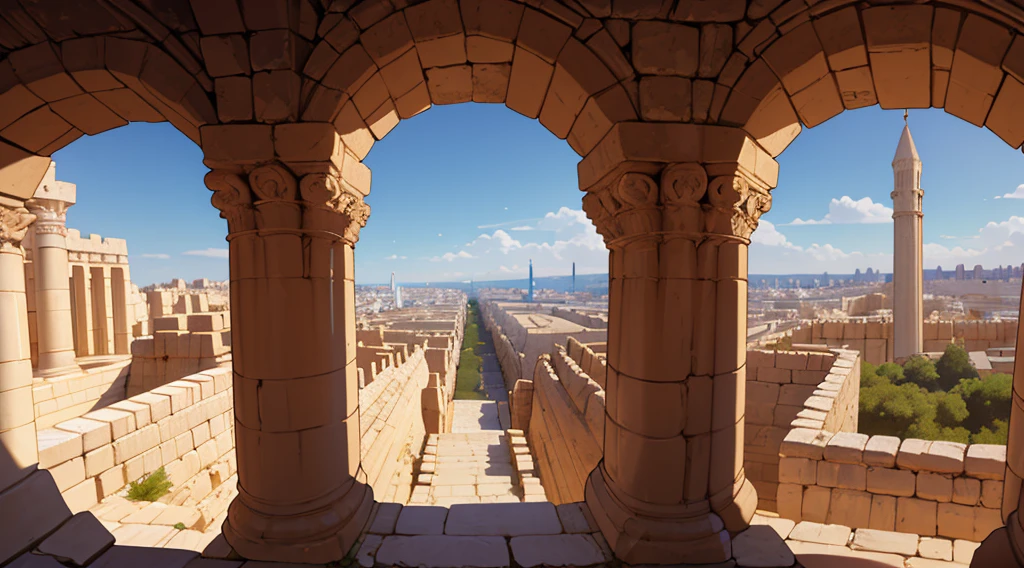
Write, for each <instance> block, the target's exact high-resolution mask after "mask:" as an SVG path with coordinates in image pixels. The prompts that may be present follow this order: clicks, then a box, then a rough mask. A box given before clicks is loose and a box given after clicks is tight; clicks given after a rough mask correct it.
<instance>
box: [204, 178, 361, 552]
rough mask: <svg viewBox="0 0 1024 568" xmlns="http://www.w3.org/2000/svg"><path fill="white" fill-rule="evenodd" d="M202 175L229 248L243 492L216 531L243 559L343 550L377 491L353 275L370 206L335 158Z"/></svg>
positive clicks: (354, 536)
mask: <svg viewBox="0 0 1024 568" xmlns="http://www.w3.org/2000/svg"><path fill="white" fill-rule="evenodd" d="M314 169H315V170H317V171H312V170H314ZM298 176H301V179H297V177H298ZM206 184H207V186H208V187H209V188H210V189H212V190H213V191H214V195H213V198H212V201H213V204H214V205H215V206H216V207H217V208H219V209H220V210H221V212H222V216H223V217H225V218H226V219H227V220H228V230H229V235H228V241H229V249H230V273H231V319H232V321H231V323H232V325H231V332H232V348H233V353H232V359H233V362H234V392H235V439H236V452H237V458H238V480H239V483H238V491H239V494H238V497H236V498H235V500H234V501H233V502H232V503H231V506H230V508H229V511H228V519H227V522H226V523H225V524H224V529H223V530H224V536H225V537H226V538H227V541H228V543H229V544H230V545H231V546H232V547H233V548H234V549H235V551H237V552H238V553H239V554H241V555H242V556H244V557H246V558H251V559H258V560H268V561H278V562H306V563H317V564H321V563H327V562H331V561H336V560H340V559H342V558H343V557H344V556H345V555H346V554H347V553H348V551H349V549H350V548H351V547H352V545H353V544H354V543H355V542H356V539H357V538H358V536H359V533H360V531H361V530H362V529H363V527H364V525H365V523H366V521H367V520H368V518H369V514H370V509H371V506H372V503H373V494H372V490H371V489H370V488H369V486H368V485H367V484H366V482H365V481H366V478H365V474H364V473H363V472H362V470H361V469H360V465H359V455H360V454H359V398H358V390H357V389H358V378H357V373H356V333H355V281H354V276H353V247H354V245H355V243H356V241H357V240H358V235H359V229H360V228H361V226H362V225H364V224H365V222H366V218H367V216H368V215H369V207H368V206H366V205H365V203H363V201H362V197H361V196H360V195H358V194H357V193H355V192H354V191H350V190H348V188H347V186H345V184H344V182H342V181H341V180H340V178H339V174H338V172H337V170H336V169H335V168H334V167H333V166H332V165H330V164H326V165H322V166H321V165H312V166H311V165H310V164H302V169H301V170H299V171H297V172H295V173H293V171H292V170H291V169H289V168H288V167H286V166H284V165H282V164H280V163H272V164H267V165H262V166H259V167H256V168H255V169H252V170H251V171H248V173H245V174H243V173H240V172H237V171H228V170H219V169H215V170H214V171H212V172H210V173H209V174H207V176H206Z"/></svg>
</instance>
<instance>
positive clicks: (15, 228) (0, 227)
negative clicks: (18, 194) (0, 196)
mask: <svg viewBox="0 0 1024 568" xmlns="http://www.w3.org/2000/svg"><path fill="white" fill-rule="evenodd" d="M35 220H36V216H35V215H33V214H31V213H29V212H28V209H25V208H24V207H5V206H3V205H0V250H4V249H8V248H17V247H20V246H21V241H22V239H24V238H25V234H26V233H27V232H28V227H29V225H31V224H32V222H33V221H35Z"/></svg>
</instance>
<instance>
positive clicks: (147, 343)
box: [127, 296, 231, 396]
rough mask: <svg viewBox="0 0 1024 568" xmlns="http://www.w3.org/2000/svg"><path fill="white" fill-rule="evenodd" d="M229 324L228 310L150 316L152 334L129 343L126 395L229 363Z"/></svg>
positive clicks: (132, 394) (229, 314) (229, 315)
mask: <svg viewBox="0 0 1024 568" xmlns="http://www.w3.org/2000/svg"><path fill="white" fill-rule="evenodd" d="M183 297H184V296H183ZM230 326H231V313H230V312H210V313H204V314H173V315H169V316H162V317H158V318H156V319H154V320H153V328H154V331H153V336H152V337H142V338H138V339H136V340H135V341H133V342H132V366H131V372H130V374H129V377H128V387H127V392H128V395H129V396H134V395H136V394H139V393H142V392H147V391H149V390H152V389H153V388H156V387H158V386H160V385H165V384H167V383H169V382H171V381H176V380H178V379H180V378H182V377H185V376H187V375H191V374H194V373H198V372H200V371H203V370H206V369H213V368H215V367H218V366H220V365H223V364H226V363H227V362H229V361H230V357H231V355H230V354H231V329H230Z"/></svg>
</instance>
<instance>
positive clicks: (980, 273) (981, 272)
mask: <svg viewBox="0 0 1024 568" xmlns="http://www.w3.org/2000/svg"><path fill="white" fill-rule="evenodd" d="M974 279H975V280H984V279H985V269H984V268H982V267H981V265H980V264H975V265H974Z"/></svg>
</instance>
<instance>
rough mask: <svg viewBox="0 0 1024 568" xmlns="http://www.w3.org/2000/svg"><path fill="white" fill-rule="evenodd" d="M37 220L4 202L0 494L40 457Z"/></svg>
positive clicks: (0, 222)
mask: <svg viewBox="0 0 1024 568" xmlns="http://www.w3.org/2000/svg"><path fill="white" fill-rule="evenodd" d="M34 220H35V216H34V215H31V214H30V213H29V212H28V210H26V209H24V208H20V207H10V206H6V205H2V204H0V339H2V340H0V493H2V492H3V491H4V490H6V489H7V488H9V487H11V486H12V485H14V484H15V483H17V482H18V481H20V480H22V479H24V478H25V477H26V476H28V475H29V474H30V473H32V471H33V470H34V469H35V468H34V465H35V464H36V463H37V462H38V461H39V459H38V457H37V450H36V425H35V421H34V420H35V413H34V410H33V401H32V358H31V353H30V350H29V337H28V310H27V307H26V304H25V271H24V269H23V267H22V264H23V263H24V261H25V253H24V250H23V249H22V248H21V241H22V239H23V238H25V233H26V232H27V231H28V226H29V224H31V223H32V221H34Z"/></svg>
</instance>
